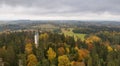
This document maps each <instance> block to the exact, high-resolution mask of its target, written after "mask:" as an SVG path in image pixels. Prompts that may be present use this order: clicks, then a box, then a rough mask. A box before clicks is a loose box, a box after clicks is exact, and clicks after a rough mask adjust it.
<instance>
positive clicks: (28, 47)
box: [25, 43, 33, 54]
mask: <svg viewBox="0 0 120 66" xmlns="http://www.w3.org/2000/svg"><path fill="white" fill-rule="evenodd" d="M25 52H26V53H27V54H31V53H33V52H32V44H31V43H29V44H26V45H25Z"/></svg>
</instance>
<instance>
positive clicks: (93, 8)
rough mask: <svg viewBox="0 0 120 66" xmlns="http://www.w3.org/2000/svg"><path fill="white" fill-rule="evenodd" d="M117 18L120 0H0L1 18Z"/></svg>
mask: <svg viewBox="0 0 120 66" xmlns="http://www.w3.org/2000/svg"><path fill="white" fill-rule="evenodd" d="M17 19H31V20H61V19H64V20H117V21H120V0H0V20H17Z"/></svg>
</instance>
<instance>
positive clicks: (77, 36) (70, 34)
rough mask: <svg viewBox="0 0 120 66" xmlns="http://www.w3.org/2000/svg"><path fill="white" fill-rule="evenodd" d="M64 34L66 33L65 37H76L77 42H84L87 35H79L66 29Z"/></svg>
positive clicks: (70, 29) (63, 31) (63, 30)
mask: <svg viewBox="0 0 120 66" xmlns="http://www.w3.org/2000/svg"><path fill="white" fill-rule="evenodd" d="M61 30H62V33H64V35H65V36H74V39H75V40H77V39H81V40H82V41H84V40H85V36H86V34H79V33H74V32H72V30H73V29H72V28H69V29H67V30H66V29H64V28H62V29H61Z"/></svg>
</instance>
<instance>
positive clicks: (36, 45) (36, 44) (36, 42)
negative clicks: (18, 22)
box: [34, 32, 39, 48]
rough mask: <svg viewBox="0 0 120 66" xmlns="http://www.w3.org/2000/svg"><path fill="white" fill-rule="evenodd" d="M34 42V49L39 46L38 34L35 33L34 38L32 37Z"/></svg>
mask: <svg viewBox="0 0 120 66" xmlns="http://www.w3.org/2000/svg"><path fill="white" fill-rule="evenodd" d="M34 39H35V40H34V41H35V47H36V48H37V47H38V45H39V33H38V32H35V36H34Z"/></svg>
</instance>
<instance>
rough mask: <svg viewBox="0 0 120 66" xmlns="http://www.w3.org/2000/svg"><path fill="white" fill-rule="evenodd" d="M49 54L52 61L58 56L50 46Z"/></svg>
mask: <svg viewBox="0 0 120 66" xmlns="http://www.w3.org/2000/svg"><path fill="white" fill-rule="evenodd" d="M47 56H48V60H50V62H52V60H53V59H54V58H55V57H56V52H55V51H54V50H53V49H52V48H51V47H49V49H48V51H47Z"/></svg>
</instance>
